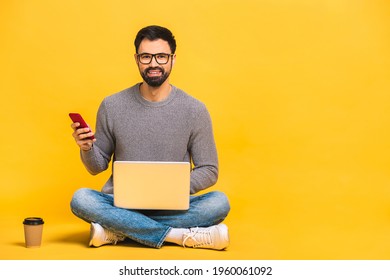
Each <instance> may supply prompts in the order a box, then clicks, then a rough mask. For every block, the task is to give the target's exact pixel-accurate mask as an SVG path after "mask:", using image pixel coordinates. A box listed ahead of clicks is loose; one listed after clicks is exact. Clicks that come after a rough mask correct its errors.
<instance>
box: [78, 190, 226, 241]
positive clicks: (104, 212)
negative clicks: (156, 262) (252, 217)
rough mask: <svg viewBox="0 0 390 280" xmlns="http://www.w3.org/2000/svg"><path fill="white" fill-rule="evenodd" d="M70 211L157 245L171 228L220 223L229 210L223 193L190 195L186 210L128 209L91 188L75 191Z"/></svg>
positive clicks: (118, 231) (107, 195)
mask: <svg viewBox="0 0 390 280" xmlns="http://www.w3.org/2000/svg"><path fill="white" fill-rule="evenodd" d="M71 210H72V212H73V213H74V214H75V215H76V216H77V217H79V218H81V219H83V220H84V221H86V222H89V223H90V222H95V223H98V224H100V225H101V226H102V227H104V228H105V229H108V230H110V231H112V232H115V233H117V234H120V235H122V236H126V237H127V238H130V239H132V240H134V241H137V242H139V243H141V244H144V245H146V246H150V247H154V248H160V247H161V246H162V245H163V243H164V239H165V237H166V235H167V234H168V232H169V231H170V230H171V228H190V227H209V226H212V225H216V224H219V223H220V222H222V221H223V220H224V219H225V218H226V216H227V214H228V213H229V210H230V205H229V201H228V199H227V197H226V195H225V194H224V193H222V192H218V191H213V192H209V193H206V194H202V195H199V196H191V197H190V208H189V210H185V211H182V210H142V211H139V210H128V209H123V208H118V207H115V206H114V205H113V195H110V194H105V193H102V192H99V191H95V190H92V189H87V188H82V189H79V190H78V191H76V192H75V193H74V195H73V198H72V201H71Z"/></svg>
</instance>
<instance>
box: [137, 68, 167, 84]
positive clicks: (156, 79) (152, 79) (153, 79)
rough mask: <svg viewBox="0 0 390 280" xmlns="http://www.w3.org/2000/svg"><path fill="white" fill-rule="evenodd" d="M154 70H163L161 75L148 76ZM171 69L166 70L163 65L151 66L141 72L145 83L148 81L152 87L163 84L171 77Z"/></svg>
mask: <svg viewBox="0 0 390 280" xmlns="http://www.w3.org/2000/svg"><path fill="white" fill-rule="evenodd" d="M152 70H159V71H161V75H160V76H152V77H150V76H148V72H149V71H152ZM169 74H170V71H169V72H165V70H164V69H163V68H161V67H149V68H146V69H145V70H144V71H142V72H141V76H142V78H143V79H144V81H145V83H147V84H148V85H149V86H151V87H159V86H161V85H162V84H163V83H164V82H165V81H166V80H167V79H168V77H169Z"/></svg>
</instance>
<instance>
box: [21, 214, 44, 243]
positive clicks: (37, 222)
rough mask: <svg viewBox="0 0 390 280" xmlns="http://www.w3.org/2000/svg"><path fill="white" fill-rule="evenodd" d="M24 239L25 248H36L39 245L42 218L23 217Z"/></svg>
mask: <svg viewBox="0 0 390 280" xmlns="http://www.w3.org/2000/svg"><path fill="white" fill-rule="evenodd" d="M23 224H24V239H25V242H26V247H27V248H38V247H40V246H41V241H42V230H43V224H44V222H43V220H42V218H38V217H29V218H26V219H24V221H23Z"/></svg>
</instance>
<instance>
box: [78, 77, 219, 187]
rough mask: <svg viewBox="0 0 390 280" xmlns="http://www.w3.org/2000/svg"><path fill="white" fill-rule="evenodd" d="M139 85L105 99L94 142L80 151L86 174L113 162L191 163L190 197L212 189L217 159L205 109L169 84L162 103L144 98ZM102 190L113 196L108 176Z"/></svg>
mask: <svg viewBox="0 0 390 280" xmlns="http://www.w3.org/2000/svg"><path fill="white" fill-rule="evenodd" d="M139 85H140V84H136V85H134V86H133V87H131V88H128V89H125V90H123V91H121V92H119V93H116V94H114V95H111V96H108V97H106V98H105V99H104V100H103V102H102V103H101V105H100V107H99V110H98V113H97V120H96V131H95V137H96V142H95V143H94V145H93V147H92V149H91V150H90V151H81V159H82V161H83V163H84V165H85V167H86V168H87V170H88V171H89V172H90V173H91V174H93V175H95V174H98V173H100V172H102V171H104V170H106V169H107V168H108V166H109V163H110V161H111V158H113V160H114V161H115V160H127V161H186V162H192V163H193V170H192V172H191V194H194V193H196V192H198V191H200V190H203V189H205V188H208V187H210V186H212V185H214V184H215V183H216V181H217V178H218V157H217V151H216V147H215V142H214V136H213V130H212V124H211V119H210V115H209V112H208V111H207V109H206V107H205V105H204V104H203V103H202V102H200V101H198V100H196V99H195V98H193V97H191V96H190V95H188V94H186V93H185V92H184V91H182V90H180V89H178V88H176V87H174V86H172V91H171V93H170V95H169V96H168V97H167V98H166V99H165V100H163V101H161V102H150V101H147V100H145V99H144V98H142V96H141V94H140V91H139ZM102 192H104V193H113V184H112V175H111V176H110V178H109V180H108V181H107V182H106V183H105V185H104V186H103V189H102Z"/></svg>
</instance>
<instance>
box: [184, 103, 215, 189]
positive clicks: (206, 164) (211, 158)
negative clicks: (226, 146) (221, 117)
mask: <svg viewBox="0 0 390 280" xmlns="http://www.w3.org/2000/svg"><path fill="white" fill-rule="evenodd" d="M202 105H203V104H202ZM189 152H190V155H191V159H192V163H193V165H194V168H193V170H192V173H191V194H194V193H197V192H199V191H201V190H203V189H206V188H208V187H210V186H212V185H214V184H215V183H216V182H217V179H218V156H217V150H216V146H215V140H214V135H213V129H212V123H211V118H210V114H209V112H208V111H207V109H206V107H205V106H204V105H203V106H202V108H201V110H200V112H199V113H198V114H197V116H196V117H195V120H194V126H193V130H192V133H191V137H190V141H189Z"/></svg>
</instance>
